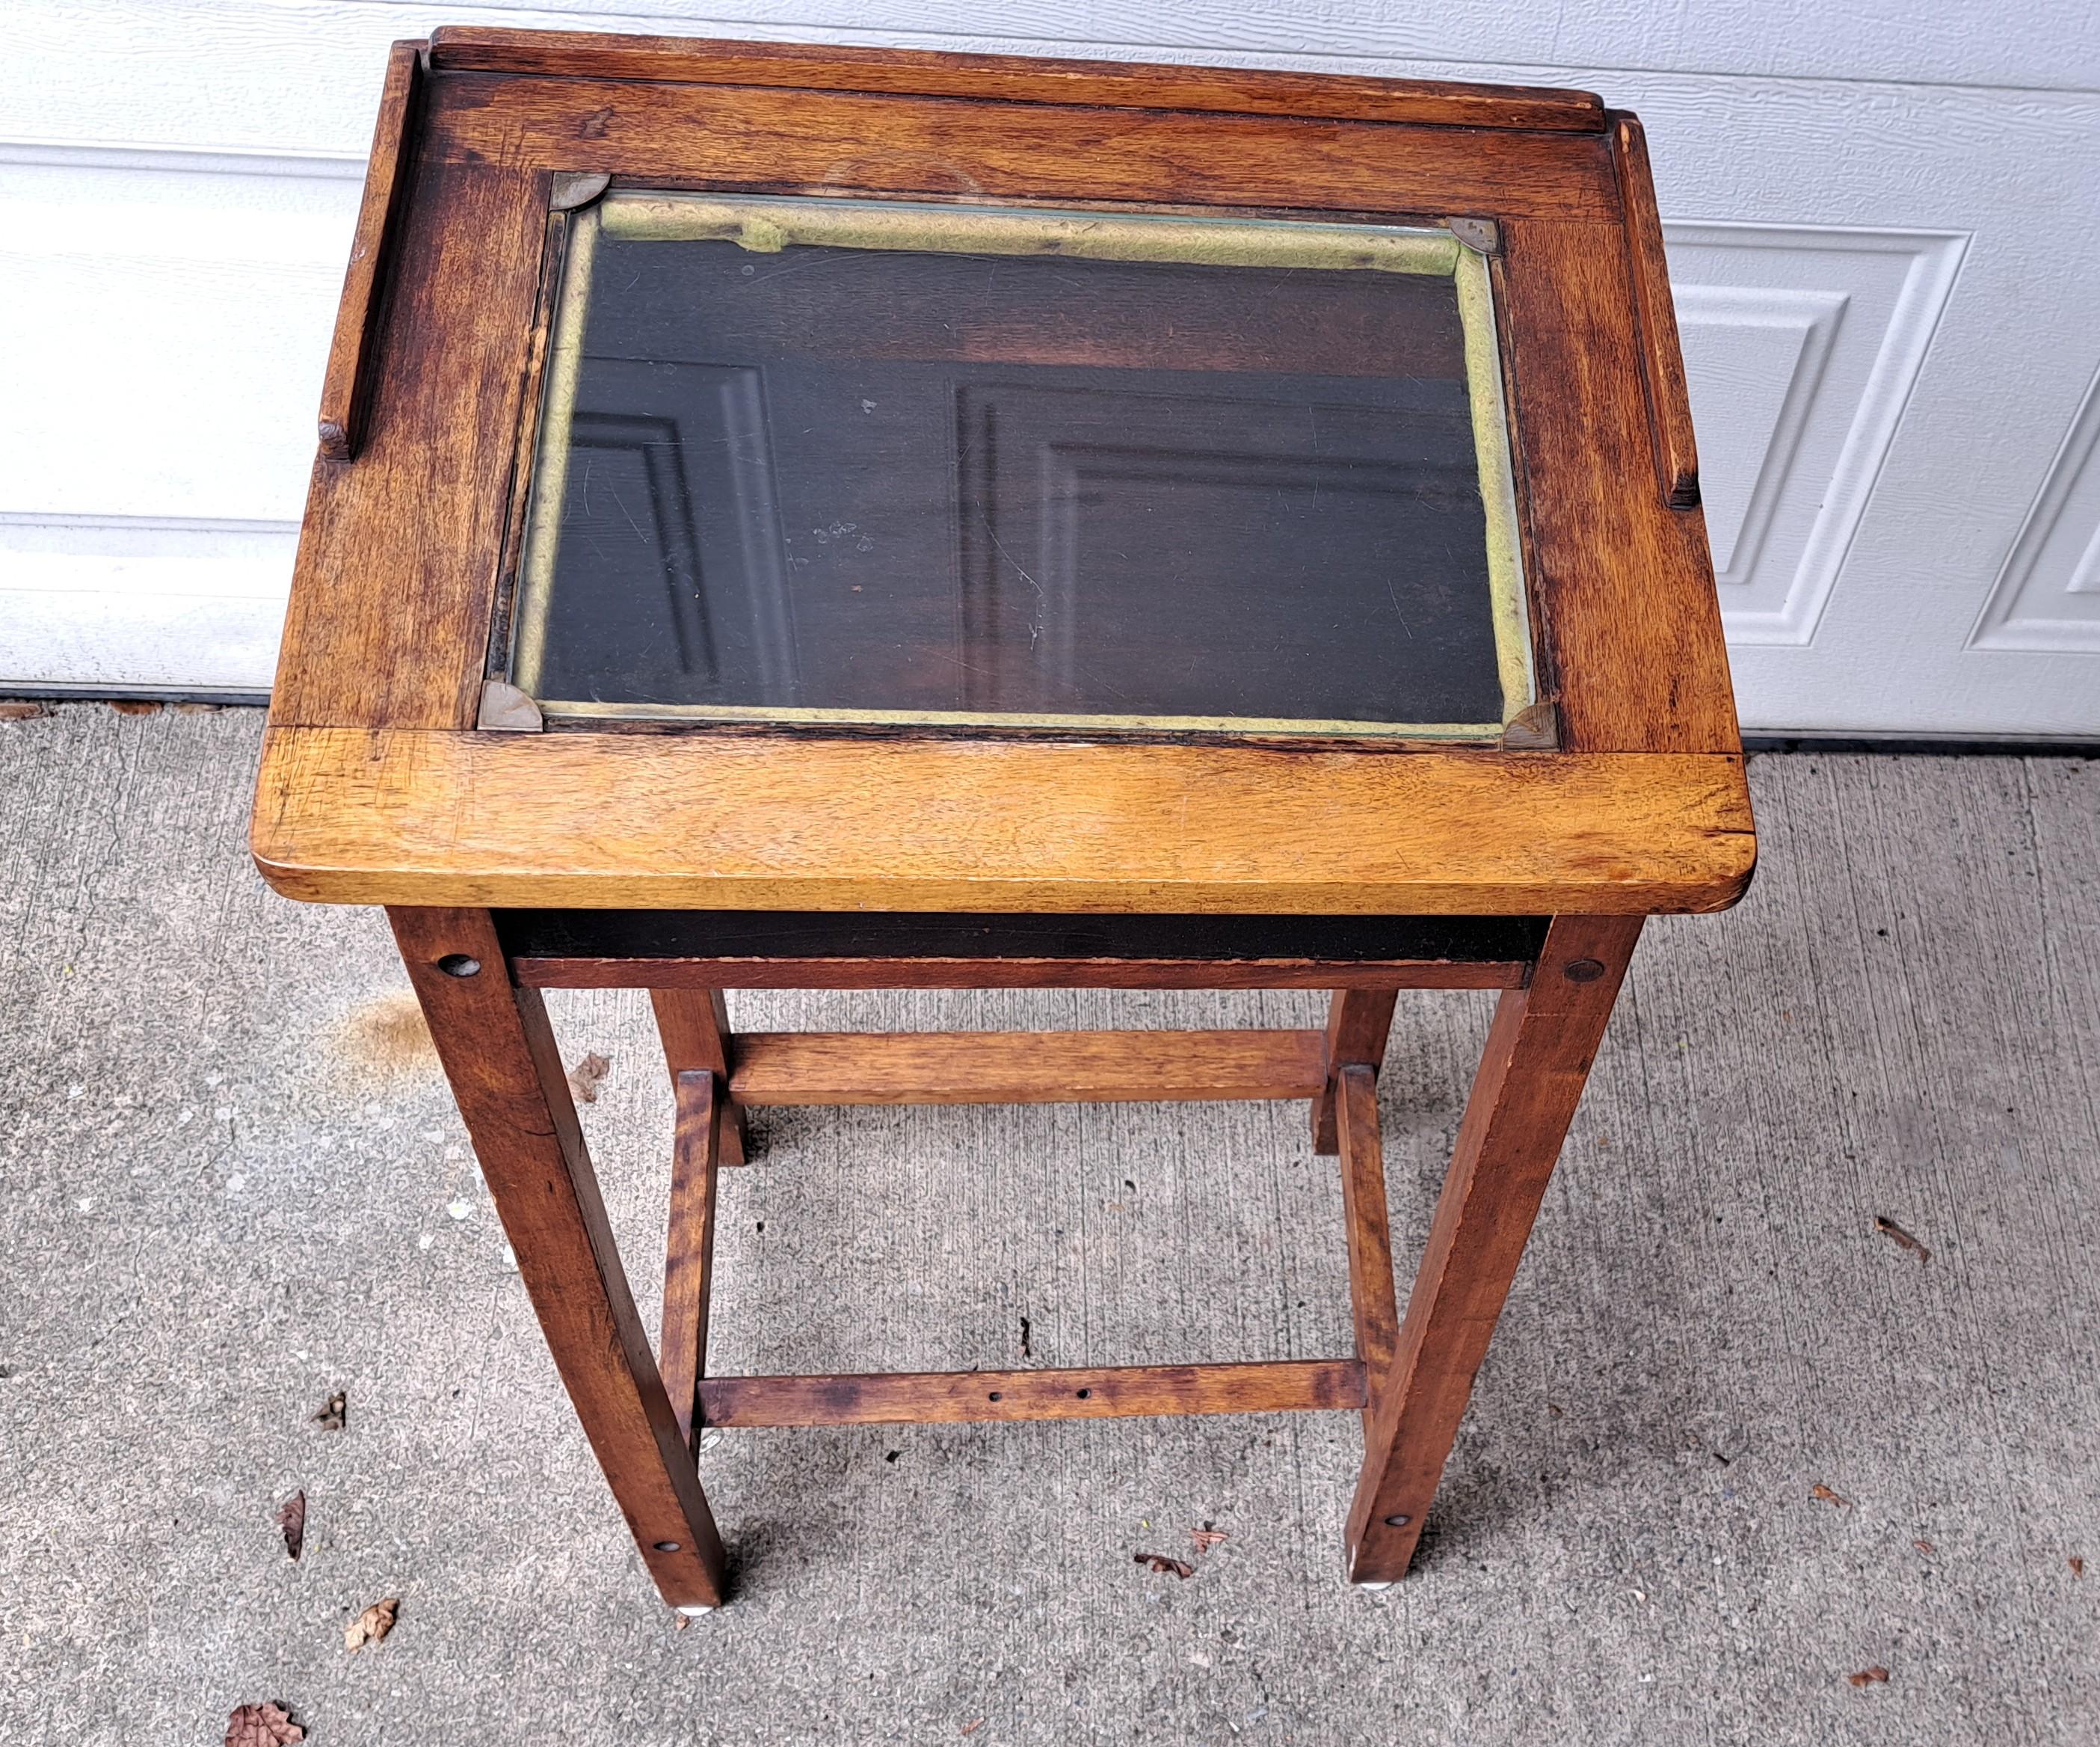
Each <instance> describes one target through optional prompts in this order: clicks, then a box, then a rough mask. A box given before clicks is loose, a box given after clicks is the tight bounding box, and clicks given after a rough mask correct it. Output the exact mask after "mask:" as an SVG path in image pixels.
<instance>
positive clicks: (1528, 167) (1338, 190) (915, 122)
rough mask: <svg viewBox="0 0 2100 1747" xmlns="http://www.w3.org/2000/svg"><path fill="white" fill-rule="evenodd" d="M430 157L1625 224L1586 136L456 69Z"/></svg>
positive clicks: (670, 182) (1599, 140) (1611, 181)
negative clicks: (1619, 221) (523, 75)
mask: <svg viewBox="0 0 2100 1747" xmlns="http://www.w3.org/2000/svg"><path fill="white" fill-rule="evenodd" d="M432 85H433V94H432V100H431V107H430V130H429V131H430V150H431V151H432V152H435V153H437V154H439V156H441V157H445V158H447V159H449V160H452V161H459V162H474V163H488V164H500V165H505V166H506V167H508V168H510V169H511V170H522V171H526V172H527V173H533V172H540V171H545V170H600V171H605V172H607V173H609V174H612V175H615V176H620V177H623V178H626V179H631V180H633V181H637V182H640V183H643V184H645V185H648V186H655V187H673V186H678V185H682V184H684V185H691V186H697V187H761V188H774V189H783V190H785V189H819V188H826V189H837V190H845V189H853V188H866V189H870V190H883V191H887V192H894V193H899V194H905V193H922V194H935V195H941V196H955V195H959V194H964V195H974V196H990V197H993V198H1008V199H1029V200H1046V201H1077V202H1079V203H1081V204H1083V205H1087V204H1098V203H1100V202H1101V201H1140V202H1146V203H1167V204H1178V205H1195V206H1237V207H1290V208H1295V209H1300V210H1306V211H1312V212H1354V213H1367V212H1374V213H1387V214H1416V215H1418V216H1421V217H1425V218H1437V217H1442V216H1444V215H1445V214H1451V213H1485V214H1495V215H1498V216H1499V215H1501V214H1528V215H1530V216H1533V217H1537V218H1573V219H1588V220H1593V221H1598V222H1611V223H1617V218H1618V188H1617V176H1616V174H1615V171H1614V167H1613V165H1612V152H1611V145H1610V142H1609V141H1608V139H1607V138H1606V136H1605V135H1604V134H1603V133H1602V132H1601V131H1600V132H1597V133H1589V132H1575V133H1542V132H1524V131H1516V130H1484V131H1481V132H1479V133H1473V132H1468V131H1465V130H1458V129H1453V128H1446V127H1422V126H1408V125H1405V124H1399V123H1382V122H1370V121H1326V120H1317V119H1301V118H1297V117H1278V116H1246V115H1218V114H1211V115H1205V114H1195V113H1191V112H1188V111H1185V110H1176V109H1166V110H1158V109H1129V110H1118V111H1114V112H1103V111H1101V110H1100V109H1097V108H1063V107H1059V106H1057V105H1055V104H1021V103H988V102H983V101H972V100H968V99H955V98H942V97H890V96H863V95H858V94H857V93H852V92H837V91H822V90H777V89H763V88H758V87H754V86H724V85H668V84H640V83H635V84H622V83H620V82H615V81H611V80H593V79H582V78H558V79H555V78H544V79H536V78H518V77H505V76H504V75H502V74H501V73H443V74H440V75H439V76H438V77H436V78H435V79H434V80H433V81H432Z"/></svg>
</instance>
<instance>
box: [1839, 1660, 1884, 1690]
mask: <svg viewBox="0 0 2100 1747" xmlns="http://www.w3.org/2000/svg"><path fill="white" fill-rule="evenodd" d="M1845 1678H1846V1679H1847V1680H1849V1681H1851V1683H1852V1684H1853V1685H1854V1686H1855V1687H1870V1686H1872V1685H1873V1684H1874V1683H1875V1682H1876V1681H1879V1682H1881V1683H1882V1685H1884V1686H1886V1685H1887V1684H1888V1679H1889V1671H1888V1670H1886V1668H1882V1667H1881V1666H1879V1665H1877V1666H1875V1667H1873V1668H1863V1669H1861V1670H1860V1672H1859V1673H1858V1674H1847V1675H1846V1677H1845Z"/></svg>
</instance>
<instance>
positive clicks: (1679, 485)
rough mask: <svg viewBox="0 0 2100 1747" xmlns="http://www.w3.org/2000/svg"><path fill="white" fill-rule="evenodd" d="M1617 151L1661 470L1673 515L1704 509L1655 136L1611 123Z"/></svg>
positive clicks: (1633, 121)
mask: <svg viewBox="0 0 2100 1747" xmlns="http://www.w3.org/2000/svg"><path fill="white" fill-rule="evenodd" d="M1612 150H1613V152H1614V153H1615V154H1616V156H1617V161H1618V166H1619V189H1620V194H1621V198H1622V199H1623V200H1624V201H1625V203H1626V243H1627V246H1628V249H1629V250H1630V254H1631V256H1632V261H1633V281H1634V309H1635V316H1636V319H1637V320H1638V321H1639V328H1640V345H1641V358H1642V361H1643V364H1645V366H1646V371H1645V373H1644V376H1643V381H1644V382H1645V383H1646V385H1647V388H1648V419H1649V422H1650V424H1651V425H1652V427H1653V431H1654V437H1655V461H1656V471H1657V476H1658V477H1659V479H1660V480H1661V485H1662V495H1663V501H1665V503H1667V504H1668V505H1670V508H1672V509H1673V510H1692V509H1696V507H1697V506H1698V503H1699V448H1698V443H1697V442H1696V439H1695V438H1694V437H1693V435H1692V393H1691V390H1690V388H1689V386H1687V383H1686V382H1685V379H1684V354H1683V350H1682V349H1681V348H1680V346H1679V344H1678V338H1677V307H1676V305H1675V304H1674V302H1672V301H1671V298H1670V261H1669V258H1668V257H1667V256H1666V255H1665V253H1664V251H1663V245H1662V218H1661V214H1658V213H1657V210H1656V204H1655V178H1654V175H1653V174H1652V172H1651V171H1650V170H1649V169H1648V136H1647V135H1645V134H1644V133H1643V132H1642V130H1641V125H1640V121H1639V117H1635V116H1630V115H1624V114H1615V115H1614V116H1613V117H1612Z"/></svg>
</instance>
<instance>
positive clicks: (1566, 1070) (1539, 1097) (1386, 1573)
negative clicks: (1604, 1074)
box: [1348, 916, 1641, 1583]
mask: <svg viewBox="0 0 2100 1747" xmlns="http://www.w3.org/2000/svg"><path fill="white" fill-rule="evenodd" d="M1640 927H1641V922H1640V919H1639V917H1635V916H1561V917H1557V918H1555V921H1554V924H1553V926H1552V928H1551V930H1550V931H1549V933H1547V936H1546V950H1545V951H1544V953H1543V954H1542V955H1541V956H1540V959H1539V962H1538V966H1537V970H1536V971H1535V972H1534V973H1533V977H1532V981H1531V984H1530V986H1529V988H1524V989H1513V990H1510V991H1509V992H1508V993H1507V994H1506V995H1503V996H1502V999H1501V1001H1500V1002H1499V1003H1498V1004H1497V1006H1496V1008H1495V1017H1494V1022H1493V1026H1491V1027H1490V1029H1489V1034H1488V1042H1487V1048H1486V1050H1485V1053H1484V1054H1483V1056H1482V1057H1481V1061H1480V1071H1479V1073H1478V1074H1477V1075H1476V1078H1475V1079H1474V1082H1473V1092H1472V1096H1471V1099H1470V1100H1469V1101H1467V1105H1466V1115H1465V1119H1464V1121H1463V1122H1462V1123H1461V1125H1460V1127H1459V1130H1458V1145H1457V1147H1456V1149H1455V1150H1454V1154H1453V1155H1452V1159H1451V1168H1450V1171H1449V1175H1448V1176H1446V1177H1445V1182H1444V1191H1443V1193H1442V1195H1441V1196H1440V1198H1439V1199H1438V1201H1437V1203H1436V1218H1435V1220H1434V1221H1433V1222H1432V1224H1431V1227H1430V1233H1429V1242H1428V1246H1427V1250H1426V1251H1425V1252H1424V1254H1423V1259H1422V1266H1421V1268H1420V1269H1419V1270H1418V1273H1416V1275H1415V1280H1414V1291H1413V1293H1412V1294H1411V1295H1410V1297H1409V1299H1408V1305H1407V1314H1406V1317H1405V1321H1403V1322H1402V1324H1401V1331H1400V1337H1399V1346H1398V1352H1397V1355H1396V1357H1395V1359H1394V1361H1393V1364H1392V1370H1391V1372H1390V1374H1389V1378H1388V1381H1387V1383H1386V1384H1385V1386H1384V1387H1380V1388H1379V1389H1378V1396H1377V1400H1378V1410H1377V1413H1376V1414H1375V1415H1374V1418H1373V1420H1372V1423H1371V1425H1370V1427H1369V1428H1368V1430H1367V1432H1366V1434H1365V1440H1364V1441H1365V1455H1364V1467H1363V1472H1362V1476H1361V1479H1360V1480H1359V1481H1358V1483H1357V1496H1356V1500H1355V1502H1354V1503H1353V1505H1352V1507H1351V1509H1350V1512H1349V1524H1348V1560H1349V1576H1350V1579H1351V1581H1352V1582H1358V1583H1389V1582H1394V1581H1396V1580H1397V1579H1398V1578H1400V1577H1402V1576H1404V1575H1405V1573H1406V1570H1407V1566H1408V1562H1409V1560H1411V1559H1412V1558H1413V1557H1414V1548H1415V1543H1416V1542H1417V1541H1418V1540H1419V1538H1420V1537H1421V1534H1422V1524H1423V1518H1424V1516H1425V1515H1427V1511H1428V1509H1429V1505H1430V1501H1431V1500H1432V1498H1434V1497H1435V1495H1436V1485H1437V1481H1438V1480H1439V1478H1440V1476H1441V1475H1442V1473H1443V1471H1444V1463H1445V1458H1447V1457H1448V1456H1449V1454H1450V1452H1451V1444H1452V1440H1453V1439H1454V1437H1456V1436H1457V1435H1458V1423H1459V1421H1460V1420H1461V1419H1462V1418H1464V1416H1465V1412H1466V1404H1467V1400H1468V1399H1469V1398H1470V1397H1471V1394H1472V1388H1473V1378H1474V1374H1475V1373H1476V1372H1477V1371H1478V1370H1480V1361H1482V1360H1483V1359H1484V1358H1485V1357H1486V1355H1487V1350H1488V1343H1489V1339H1491V1338H1492V1336H1493V1333H1494V1327H1495V1322H1496V1320H1497V1318H1498V1317H1499V1316H1500V1315H1501V1313H1502V1302H1503V1300H1504V1299H1506V1298H1507V1296H1508V1295H1509V1288H1510V1282H1511V1279H1512V1278H1513V1277H1515V1273H1516V1266H1517V1263H1518V1261H1519V1260H1520V1258H1521V1257H1522V1255H1523V1254H1524V1240H1525V1239H1526V1238H1527V1237H1529V1236H1530V1234H1531V1227H1532V1222H1533V1220H1534V1219H1535V1218H1536V1217H1537V1213H1538V1207H1539V1202H1540V1201H1541V1200H1542V1198H1543V1197H1544V1196H1545V1193H1546V1184H1547V1182H1548V1181H1549V1180H1550V1179H1551V1176H1552V1175H1553V1166H1554V1162H1555V1160H1556V1159H1557V1158H1559V1157H1560V1144H1561V1141H1562V1140H1563V1139H1564V1136H1566V1134H1567V1132H1568V1123H1569V1121H1570V1120H1571V1119H1572V1118H1573V1116H1574V1114H1575V1107H1576V1105H1577V1103H1579V1102H1580V1101H1581V1099H1582V1087H1583V1085H1584V1083H1585V1082H1586V1079H1588V1077H1589V1072H1590V1063H1591V1061H1594V1060H1595V1057H1596V1053H1597V1048H1598V1045H1599V1043H1601V1042H1602V1040H1603V1039H1604V1027H1605V1026H1606V1025H1607V1024H1608V1022H1609V1021H1610V1019H1611V1016H1612V1003H1613V1001H1614V1000H1615V999H1616V998H1617V995H1618V989H1619V983H1620V981H1621V978H1622V977H1624V975H1625V974H1626V964H1627V962H1628V961H1629V960H1630V959H1631V957H1632V955H1633V950H1634V943H1635V941H1636V940H1637V939H1638V938H1639V934H1640Z"/></svg>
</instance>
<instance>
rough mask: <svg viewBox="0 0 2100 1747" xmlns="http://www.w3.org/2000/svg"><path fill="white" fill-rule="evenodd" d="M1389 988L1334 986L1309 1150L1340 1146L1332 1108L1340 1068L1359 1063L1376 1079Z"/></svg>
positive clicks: (1388, 1016)
mask: <svg viewBox="0 0 2100 1747" xmlns="http://www.w3.org/2000/svg"><path fill="white" fill-rule="evenodd" d="M1398 999H1399V994H1398V991H1397V990H1392V989H1337V990H1335V999H1333V1001H1332V1002H1330V1004H1329V1005H1328V1008H1327V1083H1326V1087H1325V1088H1324V1089H1323V1090H1322V1091H1321V1093H1320V1095H1319V1096H1317V1098H1315V1099H1314V1100H1313V1101H1312V1150H1313V1151H1314V1152H1316V1153H1333V1152H1335V1150H1336V1149H1338V1148H1339V1146H1340V1145H1341V1139H1340V1135H1339V1131H1338V1129H1337V1127H1336V1125H1335V1105H1336V1103H1337V1102H1338V1094H1339V1089H1340V1079H1341V1073H1342V1070H1343V1068H1345V1067H1348V1066H1349V1065H1351V1064H1352V1063H1358V1062H1360V1063H1361V1064H1362V1065H1364V1066H1365V1067H1368V1068H1369V1069H1370V1070H1371V1078H1372V1079H1377V1078H1378V1071H1379V1064H1380V1063H1382V1062H1383V1061H1384V1060H1385V1045H1386V1039H1387V1037H1388V1036H1389V1035H1391V1033H1392V1009H1393V1004H1394V1003H1395V1002H1396V1000H1398Z"/></svg>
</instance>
